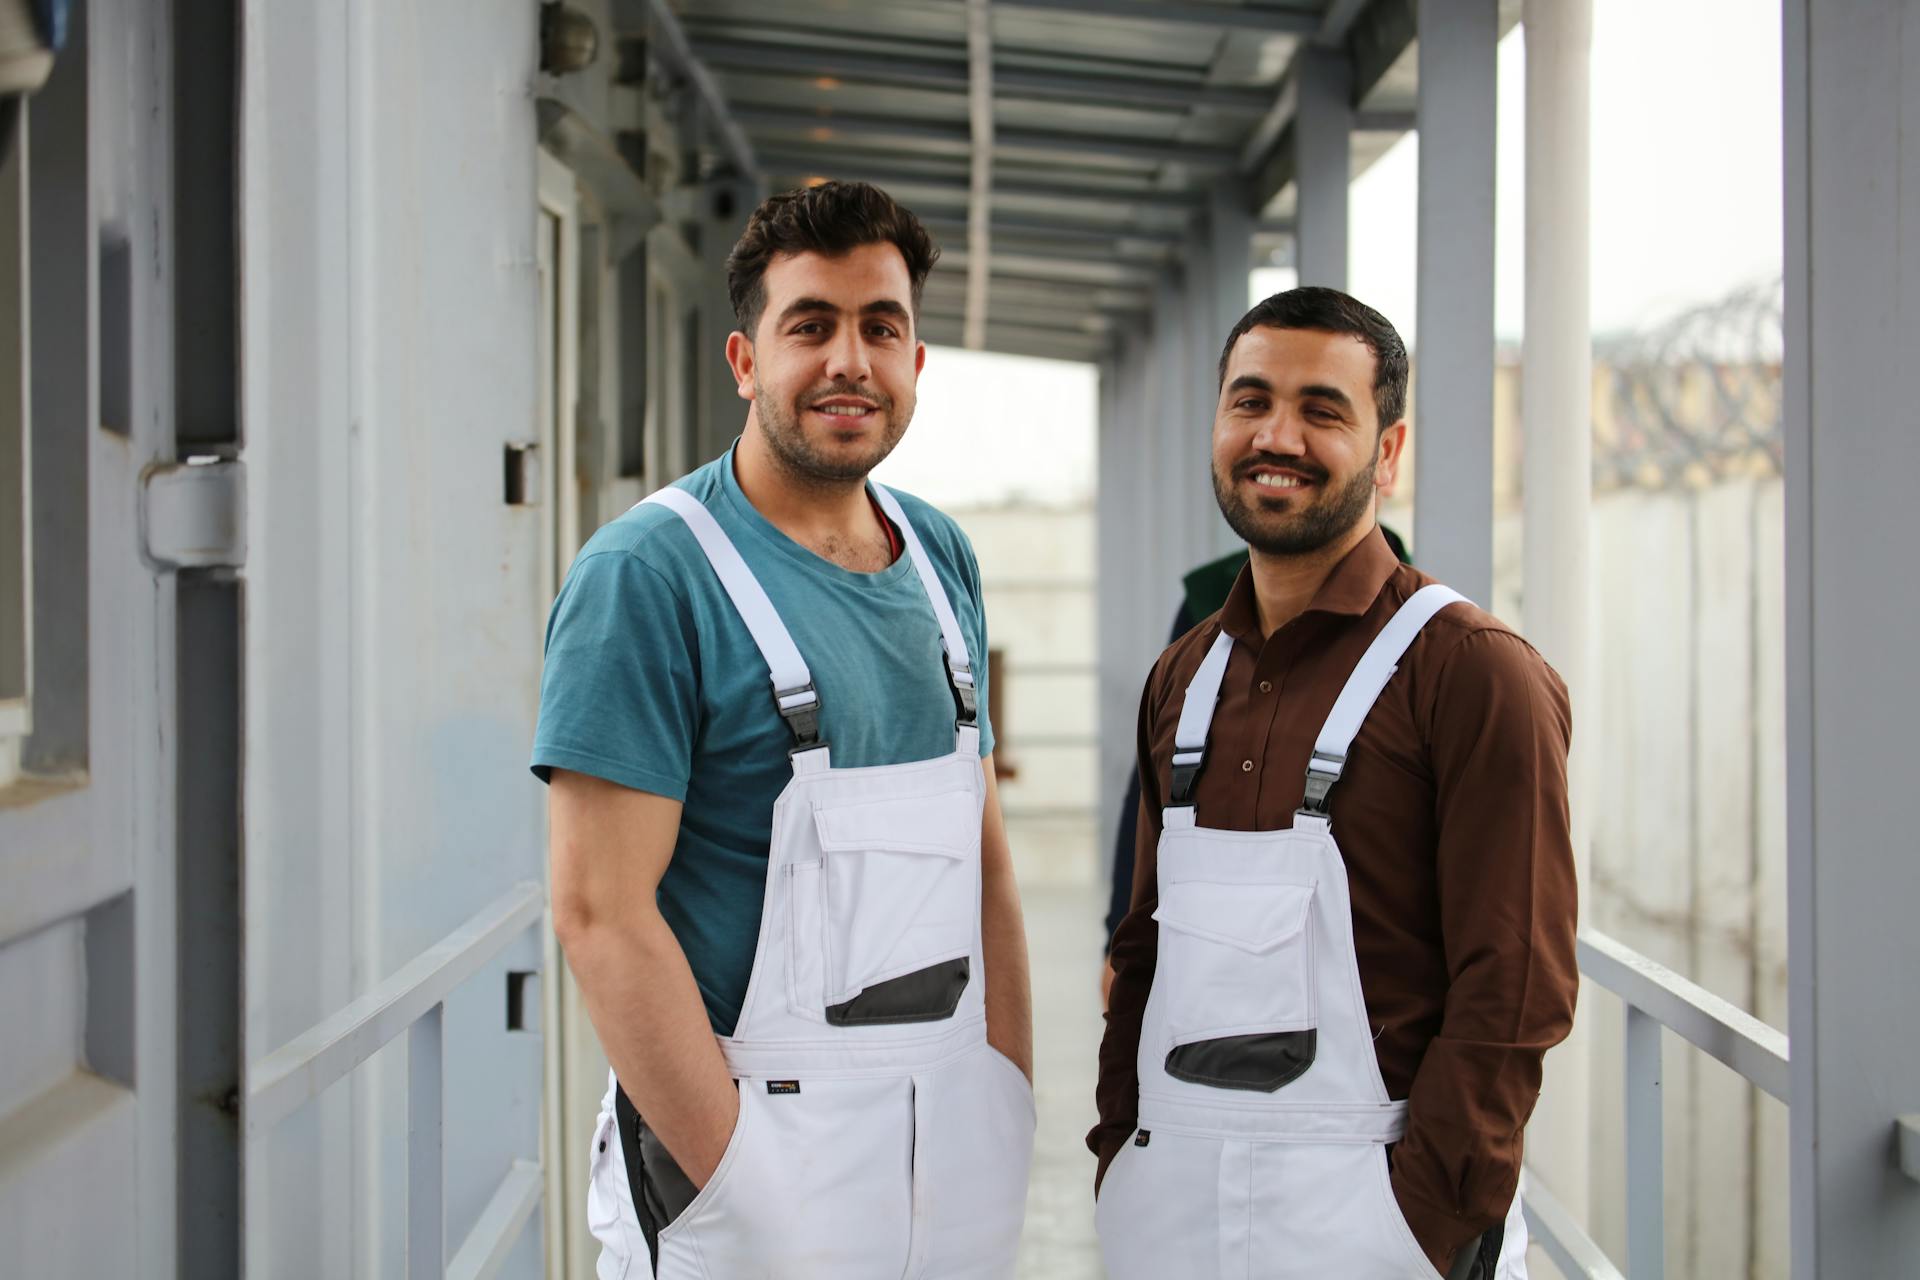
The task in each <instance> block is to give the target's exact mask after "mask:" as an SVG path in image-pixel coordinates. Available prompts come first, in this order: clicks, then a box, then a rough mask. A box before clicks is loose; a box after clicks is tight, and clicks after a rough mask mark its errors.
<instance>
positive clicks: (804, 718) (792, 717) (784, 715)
mask: <svg viewBox="0 0 1920 1280" xmlns="http://www.w3.org/2000/svg"><path fill="white" fill-rule="evenodd" d="M773 705H774V706H775V708H777V709H778V710H779V712H780V718H781V719H782V720H785V721H786V722H787V728H788V729H789V730H790V731H791V732H792V733H793V747H792V749H791V750H789V751H788V752H787V755H789V756H797V755H799V754H800V753H801V752H802V751H812V750H815V749H816V748H819V747H824V746H826V745H827V744H826V743H825V742H824V741H822V740H821V737H820V695H819V693H817V692H816V691H815V690H814V687H813V686H812V685H811V684H803V685H801V686H800V687H799V688H797V689H775V690H774V691H773Z"/></svg>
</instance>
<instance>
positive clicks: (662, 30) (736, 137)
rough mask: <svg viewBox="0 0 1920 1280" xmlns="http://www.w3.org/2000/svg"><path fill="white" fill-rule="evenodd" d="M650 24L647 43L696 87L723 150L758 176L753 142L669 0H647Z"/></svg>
mask: <svg viewBox="0 0 1920 1280" xmlns="http://www.w3.org/2000/svg"><path fill="white" fill-rule="evenodd" d="M647 27H648V30H649V32H650V33H651V35H652V39H650V40H649V41H648V42H647V43H648V44H650V45H651V46H652V47H653V49H654V52H655V56H656V57H658V58H659V59H660V61H661V62H662V63H664V64H665V65H666V67H667V69H668V70H669V71H671V72H673V73H674V74H675V75H677V76H679V78H680V79H682V80H685V81H686V82H687V83H688V84H690V85H692V86H693V91H694V94H695V96H697V97H698V98H699V99H700V105H701V106H702V107H703V108H704V109H705V112H706V117H707V123H708V124H710V125H712V126H713V131H714V133H715V134H717V135H718V137H719V142H720V147H721V150H723V151H725V152H726V153H727V156H728V157H729V158H730V159H732V161H733V164H734V167H735V168H736V169H738V170H739V171H740V174H741V176H742V177H748V178H752V177H758V176H759V173H760V165H759V163H758V162H757V161H756V160H755V158H754V154H753V144H752V143H751V142H749V141H747V135H746V134H745V133H744V132H742V131H741V128H740V125H739V124H738V123H737V122H736V121H735V120H734V118H733V115H732V113H731V112H730V111H729V110H728V107H727V97H726V95H725V94H723V93H721V92H720V86H719V85H716V84H715V83H714V82H713V75H712V73H710V72H709V71H708V70H707V69H706V67H705V66H703V65H702V64H701V62H700V59H699V58H697V57H695V56H694V53H693V47H692V46H691V45H690V44H688V43H687V33H686V32H685V31H683V30H681V28H680V19H679V18H677V17H675V16H674V12H673V6H671V5H669V4H668V3H667V0H647Z"/></svg>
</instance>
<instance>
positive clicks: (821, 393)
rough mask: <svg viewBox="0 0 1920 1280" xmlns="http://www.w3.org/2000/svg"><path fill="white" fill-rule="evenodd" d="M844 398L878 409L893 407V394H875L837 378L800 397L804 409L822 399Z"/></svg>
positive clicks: (809, 407)
mask: <svg viewBox="0 0 1920 1280" xmlns="http://www.w3.org/2000/svg"><path fill="white" fill-rule="evenodd" d="M843 398H851V399H854V400H859V401H861V402H862V403H864V404H869V405H872V406H873V407H874V408H876V409H891V408H892V407H893V397H892V396H885V395H875V394H874V393H873V392H871V391H867V390H864V389H863V388H860V387H857V386H855V385H854V384H853V383H851V382H848V381H845V380H844V379H836V380H835V381H834V382H833V384H832V385H831V386H827V387H823V388H821V389H820V390H818V391H809V392H808V393H807V394H806V395H804V396H802V397H800V407H801V408H802V409H811V408H812V407H813V406H814V405H816V404H819V403H820V402H821V401H822V400H839V399H843Z"/></svg>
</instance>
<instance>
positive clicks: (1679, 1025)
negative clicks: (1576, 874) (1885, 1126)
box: [1521, 932, 1920, 1280]
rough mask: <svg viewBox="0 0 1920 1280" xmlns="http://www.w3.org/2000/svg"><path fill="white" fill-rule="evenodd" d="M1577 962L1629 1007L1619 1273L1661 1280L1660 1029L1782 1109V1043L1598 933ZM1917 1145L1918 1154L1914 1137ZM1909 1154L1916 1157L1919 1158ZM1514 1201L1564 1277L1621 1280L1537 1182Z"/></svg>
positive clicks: (1583, 945)
mask: <svg viewBox="0 0 1920 1280" xmlns="http://www.w3.org/2000/svg"><path fill="white" fill-rule="evenodd" d="M1579 955H1580V972H1581V973H1583V974H1585V975H1586V976H1587V977H1588V978H1590V979H1592V980H1593V981H1594V982H1595V983H1598V984H1599V985H1600V986H1603V987H1605V988H1606V989H1607V990H1609V991H1611V992H1613V993H1614V994H1615V995H1617V996H1619V997H1620V998H1621V999H1622V1000H1623V1001H1625V1002H1626V1006H1627V1029H1626V1104H1627V1135H1626V1137H1627V1270H1626V1273H1625V1274H1626V1275H1627V1276H1631V1277H1632V1278H1633V1280H1661V1278H1662V1277H1663V1276H1664V1275H1665V1274H1666V1210H1665V1199H1666V1171H1665V1168H1664V1166H1663V1163H1662V1153H1661V1141H1662V1139H1661V1133H1662V1127H1663V1121H1664V1117H1663V1116H1662V1114H1661V1106H1660V1043H1661V1032H1662V1030H1663V1029H1664V1030H1667V1031H1672V1032H1673V1033H1674V1034H1676V1035H1678V1036H1680V1037H1681V1038H1682V1039H1684V1040H1687V1041H1689V1042H1690V1043H1692V1044H1693V1045H1694V1046H1695V1047H1697V1048H1699V1049H1701V1050H1703V1051H1704V1052H1706V1053H1708V1054H1711V1055H1712V1056H1713V1057H1715V1058H1718V1059H1719V1060H1720V1061H1721V1062H1723V1063H1725V1064H1726V1065H1727V1066H1729V1067H1731V1068H1733V1069H1734V1070H1735V1071H1737V1072H1739V1073H1740V1074H1741V1075H1742V1076H1744V1077H1746V1079H1747V1080H1749V1081H1750V1082H1752V1083H1753V1084H1754V1085H1757V1086H1758V1087H1759V1088H1761V1089H1764V1090H1766V1091H1767V1092H1768V1093H1770V1094H1772V1095H1773V1096H1774V1097H1776V1098H1778V1099H1780V1101H1782V1102H1787V1101H1788V1091H1789V1083H1788V1081H1789V1077H1788V1072H1787V1037H1786V1036H1785V1035H1784V1034H1783V1033H1781V1032H1779V1031H1776V1030H1774V1029H1773V1028H1772V1027H1770V1026H1768V1025H1767V1024H1766V1023H1764V1022H1762V1021H1760V1020H1759V1019H1758V1018H1756V1017H1754V1016H1753V1015H1752V1014H1750V1013H1748V1012H1747V1011H1746V1010H1744V1009H1742V1008H1740V1007H1739V1006H1738V1005H1735V1004H1733V1003H1731V1002H1730V1001H1727V1000H1723V999H1721V998H1720V997H1719V996H1716V995H1714V994H1713V993H1712V992H1711V991H1708V990H1707V989H1706V988H1704V987H1702V986H1700V985H1698V984H1697V983H1693V982H1689V981H1688V980H1687V979H1685V978H1683V977H1681V976H1680V975H1679V974H1677V973H1675V972H1674V971H1673V970H1671V969H1669V968H1667V967H1666V966H1664V965H1661V964H1657V963H1655V962H1654V961H1652V960H1649V959H1648V958H1647V957H1646V956H1643V955H1641V954H1640V953H1639V952H1637V951H1635V950H1633V949H1632V948H1631V947H1628V946H1626V945H1624V944H1622V943H1620V942H1618V941H1616V940H1615V939H1613V938H1610V937H1608V936H1607V935H1606V934H1604V933H1592V932H1588V933H1583V934H1581V935H1580V939H1579ZM1914 1145H1915V1146H1916V1147H1920V1139H1916V1142H1915V1144H1914ZM1915 1156H1916V1159H1917V1160H1920V1151H1916V1152H1915ZM1521 1199H1522V1204H1523V1206H1524V1208H1525V1211H1526V1215H1527V1230H1528V1232H1529V1233H1530V1234H1531V1235H1532V1237H1533V1238H1534V1239H1535V1240H1537V1241H1538V1242H1539V1243H1540V1246H1541V1247H1542V1248H1543V1249H1545V1250H1546V1252H1547V1256H1548V1257H1550V1258H1552V1259H1553V1262H1554V1265H1555V1266H1557V1267H1559V1268H1560V1270H1561V1271H1562V1272H1563V1273H1565V1274H1566V1275H1567V1276H1569V1277H1578V1278H1579V1280H1622V1273H1621V1272H1620V1270H1619V1269H1618V1268H1617V1267H1615V1266H1614V1265H1613V1263H1612V1262H1611V1261H1609V1260H1608V1258H1607V1256H1606V1254H1605V1253H1604V1252H1603V1251H1602V1250H1601V1249H1600V1247H1599V1246H1598V1245H1596V1244H1595V1243H1594V1242H1593V1240H1592V1239H1591V1238H1590V1237H1589V1236H1588V1235H1587V1234H1586V1232H1584V1231H1583V1230H1581V1228H1580V1226H1579V1224H1578V1223H1576V1222H1575V1221H1574V1220H1573V1218H1572V1216H1571V1215H1569V1214H1568V1213H1567V1212H1566V1211H1565V1210H1563V1209H1562V1208H1561V1206H1560V1204H1559V1203H1558V1202H1557V1201H1555V1200H1554V1199H1553V1197H1552V1196H1551V1195H1550V1194H1549V1193H1548V1192H1547V1190H1546V1188H1545V1187H1543V1186H1541V1185H1540V1183H1539V1181H1538V1180H1536V1179H1534V1178H1528V1179H1527V1182H1526V1190H1525V1193H1524V1194H1523V1196H1522V1197H1521Z"/></svg>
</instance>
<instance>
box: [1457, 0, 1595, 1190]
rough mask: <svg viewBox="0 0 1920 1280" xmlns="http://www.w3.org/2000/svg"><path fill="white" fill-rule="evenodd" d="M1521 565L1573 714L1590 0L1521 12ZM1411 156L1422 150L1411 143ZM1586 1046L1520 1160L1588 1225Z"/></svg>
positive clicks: (1583, 865)
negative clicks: (1531, 1164)
mask: <svg viewBox="0 0 1920 1280" xmlns="http://www.w3.org/2000/svg"><path fill="white" fill-rule="evenodd" d="M1523 18H1524V21H1525V23H1526V41H1527V112H1526V114H1527V141H1526V157H1527V187H1526V273H1527V277H1526V302H1525V327H1526V334H1525V345H1524V347H1523V350H1522V356H1521V360H1522V364H1521V379H1520V384H1521V391H1520V396H1521V404H1522V405H1523V406H1525V407H1524V410H1523V414H1524V424H1525V430H1526V459H1525V464H1524V472H1523V480H1524V487H1525V499H1524V502H1525V505H1524V512H1523V517H1524V522H1525V524H1524V527H1525V531H1526V533H1525V553H1524V560H1523V572H1524V574H1525V578H1524V582H1525V588H1526V610H1525V613H1526V617H1525V622H1526V630H1527V635H1528V638H1529V639H1530V640H1532V642H1533V643H1534V645H1535V646H1537V647H1538V648H1539V650H1540V652H1541V653H1542V654H1543V655H1544V656H1545V657H1546V659H1547V660H1548V661H1549V662H1551V663H1552V664H1553V665H1554V668H1555V669H1556V670H1557V671H1559V673H1560V676H1561V678H1562V679H1564V680H1565V681H1566V683H1567V689H1568V691H1569V694H1570V696H1571V698H1572V701H1573V708H1574V712H1573V713H1574V715H1575V716H1576V717H1579V716H1581V715H1583V714H1584V712H1583V710H1582V708H1583V706H1584V705H1585V702H1584V699H1585V697H1586V694H1587V693H1588V691H1589V690H1590V689H1591V688H1592V683H1591V681H1590V680H1589V678H1588V671H1587V654H1588V638H1587V628H1588V618H1587V613H1588V609H1587V592H1588V568H1587V558H1588V553H1587V541H1588V532H1587V526H1588V519H1589V512H1590V509H1591V505H1592V471H1593V464H1592V452H1593V441H1592V435H1593V431H1592V394H1593V393H1592V385H1591V384H1592V358H1593V357H1592V335H1591V333H1590V331H1589V318H1588V290H1589V282H1588V272H1589V267H1588V220H1589V204H1590V200H1589V189H1590V185H1591V178H1590V175H1589V172H1588V166H1589V150H1590V138H1589V120H1588V116H1589V111H1590V104H1589V92H1590V82H1591V78H1592V77H1591V66H1590V63H1591V57H1592V45H1593V12H1592V7H1591V0H1527V4H1526V7H1525V9H1524V10H1523ZM1423 149H1424V144H1423ZM1589 754H1590V752H1589V748H1588V745H1587V742H1586V740H1585V739H1584V738H1583V737H1582V736H1581V735H1579V734H1578V733H1576V734H1575V735H1574V742H1573V756H1572V759H1571V761H1570V762H1569V765H1568V768H1569V773H1570V776H1569V779H1568V781H1569V784H1570V790H1571V793H1572V823H1573V855H1574V861H1575V866H1576V870H1577V874H1578V877H1579V883H1580V885H1581V887H1582V888H1583V889H1584V888H1585V887H1586V885H1587V883H1588V875H1587V870H1588V864H1589V849H1588V846H1589V843H1590V841H1589V836H1588V833H1589V831H1590V829H1591V825H1590V823H1589V821H1588V819H1587V792H1588V787H1587V784H1586V777H1585V775H1586V760H1587V759H1588V756H1589ZM1589 1045H1590V1041H1589V1039H1588V1036H1587V1033H1586V1030H1585V1027H1584V1025H1583V1024H1576V1025H1575V1027H1574V1031H1573V1034H1572V1035H1571V1036H1569V1037H1568V1039H1567V1042H1566V1043H1565V1044H1563V1045H1562V1046H1560V1047H1559V1048H1558V1049H1556V1050H1554V1051H1553V1052H1552V1053H1550V1054H1549V1055H1548V1056H1547V1083H1546V1092H1545V1101H1544V1103H1543V1105H1542V1107H1541V1109H1540V1115H1539V1117H1538V1120H1537V1122H1536V1123H1535V1124H1534V1125H1533V1126H1532V1127H1531V1128H1530V1130H1529V1133H1528V1139H1529V1154H1530V1155H1534V1156H1535V1157H1536V1164H1535V1167H1536V1168H1537V1169H1539V1170H1540V1172H1541V1173H1542V1174H1543V1176H1544V1177H1545V1179H1546V1181H1547V1182H1548V1183H1549V1184H1550V1185H1551V1187H1552V1189H1553V1193H1554V1195H1555V1196H1556V1197H1557V1198H1558V1199H1559V1200H1560V1202H1561V1203H1562V1204H1564V1205H1566V1206H1567V1208H1568V1210H1569V1211H1570V1212H1571V1213H1573V1214H1574V1215H1575V1216H1576V1218H1580V1219H1584V1218H1585V1217H1586V1216H1587V1205H1588V1188H1589V1186H1590V1185H1591V1183H1590V1178H1591V1174H1590V1165H1591V1163H1592V1161H1591V1155H1592V1145H1593V1144H1592V1135H1591V1132H1590V1116H1591V1114H1592V1103H1591V1075H1592V1072H1591V1067H1590V1063H1589V1061H1588V1055H1589V1052H1590V1049H1589Z"/></svg>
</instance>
